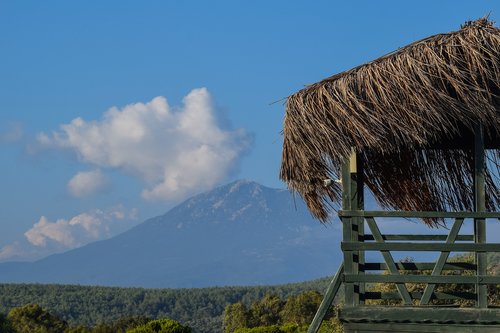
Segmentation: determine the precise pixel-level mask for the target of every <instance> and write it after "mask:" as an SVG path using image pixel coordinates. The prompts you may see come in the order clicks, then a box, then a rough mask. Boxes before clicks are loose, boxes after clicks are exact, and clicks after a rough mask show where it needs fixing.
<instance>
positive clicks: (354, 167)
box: [350, 151, 365, 304]
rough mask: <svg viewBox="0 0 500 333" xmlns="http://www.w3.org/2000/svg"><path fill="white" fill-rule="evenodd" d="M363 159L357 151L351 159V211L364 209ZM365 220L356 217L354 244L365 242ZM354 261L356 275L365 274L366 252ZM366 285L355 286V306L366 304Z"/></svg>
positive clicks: (357, 255)
mask: <svg viewBox="0 0 500 333" xmlns="http://www.w3.org/2000/svg"><path fill="white" fill-rule="evenodd" d="M363 174H364V172H363V159H362V156H361V154H357V153H356V152H355V151H353V152H352V153H351V157H350V178H351V190H350V191H351V198H350V200H351V209H352V210H363V209H364V179H363ZM364 226H365V222H364V218H363V217H354V218H353V221H352V228H353V230H352V238H351V240H352V241H354V242H363V241H364ZM353 257H354V258H353V259H354V265H353V266H354V267H353V269H354V273H355V274H364V264H365V252H364V251H356V252H354V253H353ZM364 293H365V283H364V282H360V283H357V284H356V285H354V299H353V301H354V302H355V304H363V303H364Z"/></svg>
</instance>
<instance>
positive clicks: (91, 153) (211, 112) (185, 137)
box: [38, 88, 251, 200]
mask: <svg viewBox="0 0 500 333" xmlns="http://www.w3.org/2000/svg"><path fill="white" fill-rule="evenodd" d="M216 114H217V112H216V109H215V108H214V105H213V102H212V98H211V96H210V94H209V92H208V91H207V89H205V88H200V89H194V90H192V91H191V92H190V93H189V94H188V95H187V96H186V97H184V99H183V104H182V106H180V107H178V108H171V107H170V106H169V105H168V102H167V100H166V98H164V97H161V96H160V97H156V98H154V99H153V100H151V101H150V102H147V103H136V104H131V105H127V106H125V107H123V108H121V109H119V108H117V107H113V108H111V109H109V110H108V111H106V112H105V113H104V115H103V117H102V118H101V119H100V120H93V121H86V120H84V119H82V118H76V119H74V120H73V121H71V123H69V124H63V125H61V126H60V130H59V131H54V132H52V133H50V134H47V133H41V134H39V136H38V142H39V143H40V144H42V145H45V146H48V147H55V148H61V149H70V150H73V151H74V152H76V154H77V155H78V157H79V159H80V160H81V161H83V162H86V163H90V164H93V165H95V166H97V167H99V168H118V169H121V170H124V171H126V172H128V173H130V174H133V175H135V176H137V177H139V178H140V179H141V180H143V181H144V182H145V183H146V184H147V185H146V188H145V189H144V190H143V192H142V196H143V197H144V198H146V199H163V200H171V199H179V198H182V197H185V196H186V195H189V194H192V193H193V192H196V191H199V190H204V189H208V188H210V187H213V186H214V185H216V184H217V183H219V182H221V181H222V180H224V178H226V177H227V176H228V174H229V173H230V172H231V171H232V170H233V168H234V167H235V165H236V164H237V162H238V160H239V158H240V157H241V156H242V155H243V154H244V153H245V152H246V151H247V150H248V149H249V148H250V145H251V136H250V135H249V134H248V133H247V132H246V131H245V130H243V129H237V130H227V129H224V128H222V127H221V126H219V123H218V121H217V117H216ZM75 177H76V176H75Z"/></svg>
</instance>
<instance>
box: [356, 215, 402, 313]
mask: <svg viewBox="0 0 500 333" xmlns="http://www.w3.org/2000/svg"><path fill="white" fill-rule="evenodd" d="M366 223H368V227H369V228H370V231H371V232H372V235H373V238H374V239H375V241H376V242H378V243H383V242H384V239H383V238H382V235H381V234H380V230H379V229H378V226H377V223H375V220H374V219H373V218H370V217H369V218H367V219H366ZM381 253H382V257H383V258H384V261H385V264H386V265H387V269H388V270H389V272H391V273H392V274H396V275H399V271H398V268H397V267H396V265H395V264H394V258H393V257H392V255H391V253H390V252H389V251H381ZM396 288H397V289H398V292H399V294H400V295H401V299H402V300H403V302H404V304H408V305H409V304H411V303H412V300H411V296H410V294H409V293H408V289H406V286H405V285H404V284H402V283H398V284H396Z"/></svg>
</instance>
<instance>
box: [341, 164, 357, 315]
mask: <svg viewBox="0 0 500 333" xmlns="http://www.w3.org/2000/svg"><path fill="white" fill-rule="evenodd" d="M351 188H352V187H351V161H350V158H349V157H348V158H346V159H345V160H344V163H342V209H343V210H351V203H352V202H351ZM352 221H353V218H351V217H342V224H343V225H342V238H343V241H344V242H351V241H352ZM343 252H344V272H345V274H354V260H353V259H354V258H353V251H343ZM353 295H354V284H353V283H352V282H348V283H346V282H344V297H345V304H346V306H352V305H355V304H354V297H353Z"/></svg>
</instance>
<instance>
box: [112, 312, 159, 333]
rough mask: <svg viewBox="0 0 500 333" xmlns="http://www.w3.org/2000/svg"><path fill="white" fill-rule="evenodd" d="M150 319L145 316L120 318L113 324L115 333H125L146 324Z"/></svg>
mask: <svg viewBox="0 0 500 333" xmlns="http://www.w3.org/2000/svg"><path fill="white" fill-rule="evenodd" d="M150 321H151V318H148V317H146V316H128V317H121V318H119V319H117V320H116V321H115V322H113V327H114V329H115V332H120V333H125V332H126V331H127V330H130V329H132V328H136V327H139V326H142V325H145V324H147V323H148V322H150Z"/></svg>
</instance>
